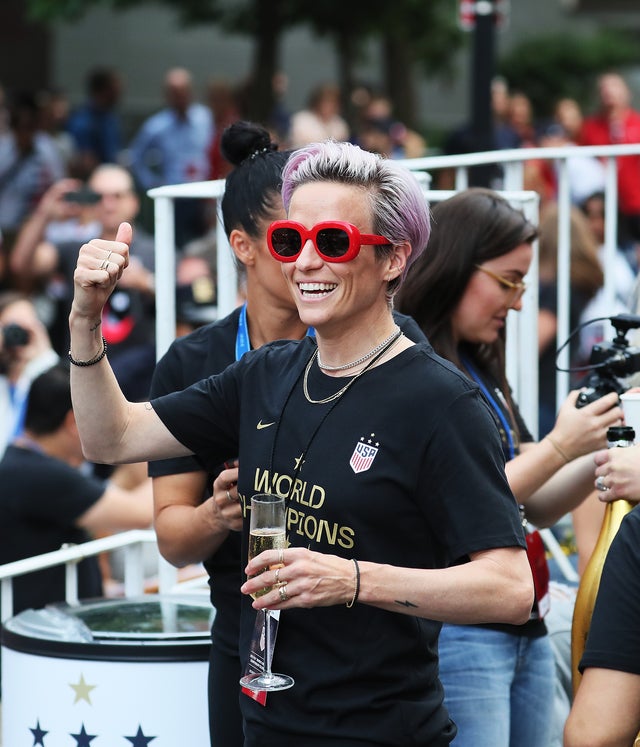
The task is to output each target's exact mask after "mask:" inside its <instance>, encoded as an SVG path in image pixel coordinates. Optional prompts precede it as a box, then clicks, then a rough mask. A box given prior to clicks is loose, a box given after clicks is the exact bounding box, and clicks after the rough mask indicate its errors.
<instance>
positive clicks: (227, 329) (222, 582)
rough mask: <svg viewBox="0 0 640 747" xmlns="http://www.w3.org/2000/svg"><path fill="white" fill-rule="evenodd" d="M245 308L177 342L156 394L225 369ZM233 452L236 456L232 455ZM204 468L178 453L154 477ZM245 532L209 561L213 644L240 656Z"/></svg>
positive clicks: (155, 465)
mask: <svg viewBox="0 0 640 747" xmlns="http://www.w3.org/2000/svg"><path fill="white" fill-rule="evenodd" d="M240 312H241V308H237V309H235V310H234V311H232V312H231V314H229V315H228V316H226V317H225V318H224V319H220V320H218V321H216V322H213V323H211V324H208V325H206V326H204V327H200V328H199V329H196V330H195V331H194V332H191V333H190V334H188V335H186V336H184V337H180V338H178V339H177V340H174V341H173V343H172V344H171V346H170V347H169V349H168V350H167V352H166V353H165V355H164V356H163V357H162V359H161V360H160V361H159V362H158V364H157V366H156V369H155V371H154V374H153V380H152V384H151V396H152V397H160V396H162V395H163V394H168V393H170V392H176V391H181V390H182V389H186V388H187V387H188V386H191V384H194V383H196V382H197V381H200V380H201V379H204V378H206V377H208V376H211V375H212V374H216V373H220V372H221V371H224V369H225V368H226V367H227V366H229V365H231V363H233V362H234V361H235V360H236V336H237V334H238V325H239V319H240ZM394 319H395V321H396V323H397V324H398V325H399V326H400V328H401V329H402V331H403V332H404V334H405V335H406V336H407V337H409V339H411V340H413V341H414V342H422V341H423V340H425V339H426V338H425V337H424V334H423V333H422V331H421V330H420V328H419V327H418V325H417V324H416V323H415V321H414V320H413V319H412V318H411V317H409V316H406V315H404V314H399V313H397V312H394ZM233 456H234V455H231V457H233ZM202 469H204V467H203V465H202V463H201V462H200V461H199V460H198V459H197V458H196V457H195V456H189V457H178V458H176V459H165V460H162V461H156V462H150V464H149V475H150V476H151V477H161V476H162V475H173V474H183V473H187V472H198V471H200V470H202ZM220 470H221V465H216V466H215V468H214V469H213V470H212V471H210V472H209V476H208V479H207V485H208V493H207V495H205V496H203V500H205V499H206V498H207V497H209V496H210V495H211V490H212V486H213V481H214V479H215V478H216V476H217V475H218V473H219V472H220ZM240 547H241V543H240V533H239V532H230V533H229V535H228V537H227V539H226V540H225V541H224V542H223V543H222V545H221V546H220V547H219V548H218V551H217V552H216V553H215V555H213V556H211V557H210V558H208V559H207V560H206V561H205V562H204V567H205V569H206V571H207V573H208V574H209V587H210V592H211V603H212V604H213V606H214V607H215V608H216V618H215V621H214V624H213V643H214V645H216V646H219V647H220V648H221V649H222V650H224V651H225V652H226V653H227V654H235V655H237V654H238V635H239V620H240V591H239V589H240V585H241V583H242V580H243V578H242V573H241V568H242V567H243V564H242V563H241V553H240Z"/></svg>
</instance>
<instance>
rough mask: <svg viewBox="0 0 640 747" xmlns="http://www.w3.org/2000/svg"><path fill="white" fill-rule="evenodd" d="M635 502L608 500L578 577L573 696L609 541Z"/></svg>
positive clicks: (577, 683)
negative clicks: (595, 536) (594, 540)
mask: <svg viewBox="0 0 640 747" xmlns="http://www.w3.org/2000/svg"><path fill="white" fill-rule="evenodd" d="M635 505H636V504H635V503H631V502H630V501H626V500H623V499H620V500H617V501H611V502H610V503H607V506H606V508H605V512H604V518H603V520H602V527H601V528H600V534H599V535H598V540H597V542H596V546H595V547H594V549H593V553H592V555H591V557H590V558H589V562H588V563H587V567H586V568H585V570H584V573H583V574H582V578H581V579H580V585H579V587H578V593H577V595H576V603H575V607H574V610H573V623H572V626H571V671H572V683H573V694H574V695H575V694H576V691H577V690H578V685H579V684H580V679H581V677H582V675H581V674H580V672H579V671H578V664H580V659H581V658H582V654H583V652H584V648H585V644H586V642H587V635H588V634H589V627H590V625H591V616H592V614H593V607H594V605H595V602H596V596H597V594H598V588H599V586H600V577H601V576H602V568H603V566H604V561H605V559H606V557H607V553H608V552H609V547H610V545H611V542H612V541H613V538H614V537H615V536H616V534H617V532H618V529H619V528H620V524H621V523H622V519H624V517H625V516H626V515H627V514H628V513H629V511H631V509H632V508H633V507H634V506H635ZM639 747H640V746H639Z"/></svg>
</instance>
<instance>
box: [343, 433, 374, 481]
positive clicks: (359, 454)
mask: <svg viewBox="0 0 640 747" xmlns="http://www.w3.org/2000/svg"><path fill="white" fill-rule="evenodd" d="M374 436H375V434H373V433H372V434H371V437H370V438H368V439H367V440H366V441H365V436H362V438H361V439H360V440H359V441H358V443H357V444H356V448H355V449H354V450H353V454H352V455H351V459H350V460H349V465H350V467H351V469H352V470H353V471H354V472H355V473H356V474H358V473H359V472H366V471H367V470H368V469H369V468H370V467H371V465H372V464H373V460H374V459H375V458H376V454H377V453H378V446H379V445H380V444H379V443H377V442H376V443H375V444H374V443H373V439H374Z"/></svg>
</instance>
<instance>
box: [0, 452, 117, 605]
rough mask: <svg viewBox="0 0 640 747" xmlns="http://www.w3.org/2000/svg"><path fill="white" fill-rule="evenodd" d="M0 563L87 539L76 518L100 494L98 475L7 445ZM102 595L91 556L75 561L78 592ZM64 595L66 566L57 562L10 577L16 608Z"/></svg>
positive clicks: (1, 466)
mask: <svg viewBox="0 0 640 747" xmlns="http://www.w3.org/2000/svg"><path fill="white" fill-rule="evenodd" d="M0 485H1V486H2V487H1V488H0V564H3V563H10V562H13V561H14V560H22V559H23V558H29V557H31V556H33V555H41V554H42V553H46V552H53V551H54V550H59V549H60V547H61V546H62V545H63V544H64V543H70V544H80V543H82V542H87V541H88V540H90V539H91V537H90V536H89V534H88V533H87V532H86V531H85V530H84V529H80V528H78V527H76V526H75V521H76V520H77V519H78V517H80V516H81V515H82V514H83V513H84V512H85V511H87V510H88V509H89V508H90V507H91V506H92V505H93V504H94V503H96V501H98V499H99V498H101V496H102V495H103V494H104V491H105V486H104V483H103V482H102V481H99V480H96V479H94V478H91V477H87V476H85V475H83V474H82V473H81V472H80V471H79V470H77V469H74V468H73V467H71V466H69V465H68V464H66V463H65V462H62V461H60V460H59V459H55V458H53V457H50V456H47V455H46V454H43V453H41V452H38V451H35V450H32V449H28V448H22V447H18V446H13V445H10V446H9V447H7V450H6V452H5V454H4V457H3V458H2V461H0ZM101 595H102V580H101V576H100V570H99V567H98V562H97V559H96V558H95V557H91V558H86V559H85V560H83V561H81V562H80V563H79V564H78V596H79V597H80V598H89V597H97V596H101ZM64 598H65V569H64V566H56V567H54V568H48V569H45V570H42V571H37V572H35V573H29V574H28V575H26V576H19V577H17V578H15V579H14V581H13V602H14V613H18V612H20V611H21V610H23V609H27V608H28V607H33V608H34V609H38V608H40V607H43V606H44V605H46V604H49V603H51V602H61V601H64Z"/></svg>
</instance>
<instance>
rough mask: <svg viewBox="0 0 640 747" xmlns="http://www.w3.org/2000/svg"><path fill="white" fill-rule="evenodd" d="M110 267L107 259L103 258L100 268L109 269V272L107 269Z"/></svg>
mask: <svg viewBox="0 0 640 747" xmlns="http://www.w3.org/2000/svg"><path fill="white" fill-rule="evenodd" d="M108 267H109V262H108V261H107V260H106V259H103V260H102V264H101V265H100V267H99V268H98V269H100V270H107V272H109V270H108V269H107V268H108Z"/></svg>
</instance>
